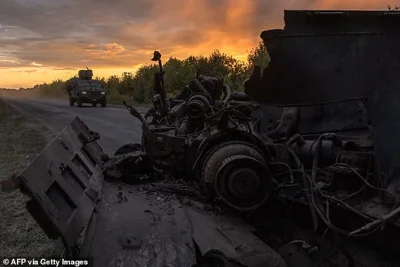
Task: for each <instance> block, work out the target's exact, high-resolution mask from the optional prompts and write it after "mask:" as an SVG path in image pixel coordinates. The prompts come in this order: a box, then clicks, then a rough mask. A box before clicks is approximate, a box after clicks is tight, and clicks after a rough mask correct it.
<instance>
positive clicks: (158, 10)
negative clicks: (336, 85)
mask: <svg viewBox="0 0 400 267" xmlns="http://www.w3.org/2000/svg"><path fill="white" fill-rule="evenodd" d="M387 4H396V1H391V0H389V1H387V3H382V2H381V1H379V0H364V1H358V0H354V1H345V0H325V1H324V0H299V1H295V0H281V1H278V0H270V1H266V0H252V1H249V0H201V1H198V0H187V1H183V0H164V1H155V0H135V1H132V0H113V1H111V0H53V1H48V0H1V1H0V70H2V72H1V73H4V71H5V70H6V69H10V68H32V67H34V68H39V69H40V68H43V69H47V70H48V71H53V72H54V71H58V72H60V71H61V72H63V71H64V72H65V71H70V72H71V71H73V70H75V69H79V68H85V67H86V66H88V67H90V68H94V69H95V68H107V69H110V70H111V69H117V68H118V69H122V68H131V69H132V68H134V67H135V66H136V67H137V66H140V64H146V63H148V62H149V59H150V58H151V54H152V52H153V50H155V49H157V50H160V51H161V53H162V54H163V58H167V57H169V56H175V57H186V56H188V55H191V54H195V55H196V54H197V55H198V54H208V53H210V52H211V51H212V50H214V49H220V50H221V51H222V52H225V53H228V54H232V55H234V56H236V57H241V56H242V57H245V55H246V53H247V52H248V51H249V50H250V49H251V48H252V47H253V46H254V45H256V44H257V42H259V41H260V38H259V34H260V32H261V31H263V30H266V29H269V28H276V27H282V26H283V10H284V9H385V8H386V5H387ZM38 73H42V72H38ZM31 74H32V75H33V74H35V73H34V72H31ZM42 74H43V73H42ZM0 82H1V81H0Z"/></svg>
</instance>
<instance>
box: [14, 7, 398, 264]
mask: <svg viewBox="0 0 400 267" xmlns="http://www.w3.org/2000/svg"><path fill="white" fill-rule="evenodd" d="M285 23H286V26H285V29H284V30H271V31H266V32H263V33H262V35H261V37H262V38H263V40H264V42H265V44H266V45H268V51H269V54H270V57H271V62H270V65H269V67H267V68H266V69H265V70H264V72H263V74H261V69H260V68H259V67H256V68H255V69H254V72H253V74H252V75H251V77H250V79H249V80H248V81H247V82H246V84H245V89H246V93H240V92H232V91H231V89H230V88H229V86H228V85H227V84H225V83H224V81H223V79H221V78H216V77H211V76H200V75H197V77H196V78H195V79H193V80H192V81H190V83H189V84H188V85H187V86H186V87H185V88H184V89H183V91H182V93H181V94H180V95H178V96H176V97H175V98H173V99H171V100H170V101H168V100H167V97H166V93H165V89H164V82H163V81H164V80H163V76H164V71H163V70H162V64H161V60H160V59H161V54H159V53H158V52H155V53H154V58H153V60H155V61H158V62H159V65H160V72H158V73H156V74H155V76H154V78H155V88H154V89H155V96H154V99H153V102H154V108H152V109H151V110H149V112H148V113H147V114H146V115H145V116H144V117H142V115H141V114H139V113H138V112H137V111H136V110H135V108H133V107H131V106H129V105H127V104H126V103H125V105H126V107H127V109H128V111H129V112H130V113H131V114H132V115H133V116H134V117H136V118H138V119H139V120H140V121H141V122H142V129H143V139H142V143H141V144H128V145H125V146H123V147H121V148H120V149H118V150H117V151H116V152H115V155H114V156H112V157H109V156H107V155H105V154H104V153H103V152H102V150H101V148H100V147H99V145H98V144H97V142H96V140H97V139H98V138H99V136H98V135H97V134H95V133H92V132H90V131H89V129H88V128H87V127H86V125H85V124H84V123H83V122H82V121H81V120H80V119H79V118H76V119H75V120H74V121H73V122H72V123H71V124H70V125H69V126H68V127H67V128H66V129H65V130H64V131H63V132H62V133H61V134H60V135H59V136H58V137H57V138H56V140H54V141H53V142H52V143H51V144H50V145H49V146H48V147H47V148H46V149H45V150H44V151H43V152H42V153H41V154H40V155H39V156H38V157H37V158H36V159H35V160H34V162H33V163H32V164H31V165H30V166H29V167H28V168H27V169H26V170H24V172H23V173H22V174H21V175H20V176H19V181H20V186H21V188H22V189H23V190H24V191H25V192H27V193H28V194H29V195H30V196H31V200H30V201H29V202H28V203H27V209H28V210H29V212H30V213H31V214H32V216H33V217H34V218H35V219H36V220H37V222H38V223H39V224H40V225H41V227H42V228H43V230H44V231H45V232H46V233H47V234H48V236H49V237H52V238H57V237H61V238H62V240H63V242H64V246H65V250H66V253H67V255H68V256H70V257H77V256H91V257H93V259H94V263H95V266H125V265H126V266H128V265H129V266H398V264H399V262H400V261H399V258H398V255H399V253H398V252H399V246H398V242H399V241H398V240H399V237H400V229H399V221H398V217H397V215H398V214H399V207H398V203H399V202H398V200H399V189H398V188H399V187H398V183H399V178H398V175H397V174H398V173H397V169H398V163H399V159H398V157H397V151H399V146H400V142H398V140H397V133H398V132H399V129H398V128H399V126H398V123H397V122H396V120H395V119H394V118H393V119H391V118H392V117H391V116H393V115H394V114H396V112H397V111H398V109H399V105H398V102H399V99H398V93H397V92H396V91H395V90H397V85H399V79H398V77H397V76H398V73H399V71H397V70H398V69H399V68H400V67H399V66H400V65H399V64H397V62H398V58H400V57H399V56H400V55H399V54H400V52H399V50H398V49H397V46H396V45H397V44H398V40H399V39H400V37H399V36H400V35H399V31H398V29H399V19H398V13H391V12H372V11H370V12H361V11H340V12H329V11H322V12H319V11H285ZM395 44H396V45H395ZM366 55H367V56H366ZM395 92H396V93H395ZM251 99H253V100H256V101H257V102H258V103H261V104H263V105H262V106H260V105H259V104H256V103H255V102H254V101H252V100H251ZM103 178H104V180H103ZM83 230H85V231H84V233H85V234H84V238H82V236H83V234H82V231H83ZM81 240H83V242H81ZM385 264H387V265H385ZM390 264H393V265H390Z"/></svg>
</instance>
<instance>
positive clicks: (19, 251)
mask: <svg viewBox="0 0 400 267" xmlns="http://www.w3.org/2000/svg"><path fill="white" fill-rule="evenodd" d="M34 123H35V122H30V121H28V120H27V119H25V118H24V117H22V116H20V115H18V114H17V113H16V112H15V111H14V110H13V109H12V108H11V107H9V106H8V105H7V104H6V103H5V102H4V101H3V100H2V99H0V180H4V179H7V178H9V177H10V176H11V175H13V174H19V173H21V172H22V171H23V170H24V168H25V167H26V166H27V165H28V164H29V163H30V162H31V161H32V160H33V159H34V158H35V157H36V155H37V154H38V153H40V152H41V150H42V149H43V148H44V147H45V145H46V143H47V141H46V136H45V135H44V134H43V133H41V132H40V131H39V130H38V129H39V127H40V126H38V125H32V124H34ZM32 126H35V127H32ZM35 128H36V129H35ZM26 200H27V198H26V197H25V196H23V195H22V194H21V193H20V192H19V191H18V190H16V191H14V192H1V191H0V256H6V257H45V256H49V255H51V253H53V248H54V245H55V241H53V240H50V239H48V238H47V236H46V235H45V234H44V233H43V232H42V230H41V228H40V227H39V226H38V225H37V223H36V221H34V220H33V218H32V217H31V216H30V214H29V213H28V212H27V210H26V209H25V202H26Z"/></svg>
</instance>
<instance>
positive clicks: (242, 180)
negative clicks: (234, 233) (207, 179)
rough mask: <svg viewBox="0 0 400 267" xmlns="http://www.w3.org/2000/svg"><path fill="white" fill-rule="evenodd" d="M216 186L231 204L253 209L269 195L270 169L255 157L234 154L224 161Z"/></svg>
mask: <svg viewBox="0 0 400 267" xmlns="http://www.w3.org/2000/svg"><path fill="white" fill-rule="evenodd" d="M214 187H215V191H216V192H217V194H218V195H219V196H220V198H221V199H222V200H223V201H224V202H225V203H227V204H228V205H229V206H231V207H234V208H236V209H238V210H242V211H245V210H251V209H254V208H255V207H258V206H260V205H262V204H263V203H264V201H265V200H266V198H267V197H268V195H269V192H270V188H271V186H270V175H269V171H268V169H267V167H266V166H265V164H263V163H261V162H260V161H258V160H257V159H255V158H252V157H250V156H245V155H236V156H232V157H229V158H227V159H226V160H224V161H223V163H222V165H221V167H220V168H219V170H218V172H217V176H216V180H215V184H214Z"/></svg>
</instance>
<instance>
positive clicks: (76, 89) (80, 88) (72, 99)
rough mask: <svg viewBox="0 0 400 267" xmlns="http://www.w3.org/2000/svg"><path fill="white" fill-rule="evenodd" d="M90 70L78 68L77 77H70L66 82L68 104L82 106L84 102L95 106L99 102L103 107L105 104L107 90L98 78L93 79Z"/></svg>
mask: <svg viewBox="0 0 400 267" xmlns="http://www.w3.org/2000/svg"><path fill="white" fill-rule="evenodd" d="M92 78H93V71H92V70H89V69H88V70H80V71H79V72H78V78H72V79H70V80H68V81H67V83H66V90H67V92H68V98H69V105H70V106H71V107H72V106H74V105H75V103H76V104H77V106H78V107H82V105H83V104H84V103H89V104H92V106H93V107H95V106H96V105H97V104H100V105H101V106H102V107H103V108H105V107H106V106H107V92H106V90H105V88H104V86H103V84H102V83H101V82H100V81H98V80H93V79H92Z"/></svg>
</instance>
